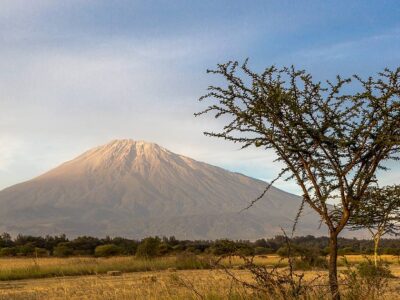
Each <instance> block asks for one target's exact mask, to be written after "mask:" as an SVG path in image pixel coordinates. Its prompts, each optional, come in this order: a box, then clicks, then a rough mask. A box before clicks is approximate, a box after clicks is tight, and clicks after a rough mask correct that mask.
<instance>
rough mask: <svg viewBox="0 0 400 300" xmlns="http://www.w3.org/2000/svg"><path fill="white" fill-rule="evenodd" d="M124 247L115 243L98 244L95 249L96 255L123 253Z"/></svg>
mask: <svg viewBox="0 0 400 300" xmlns="http://www.w3.org/2000/svg"><path fill="white" fill-rule="evenodd" d="M122 253H123V249H122V248H120V247H118V246H117V245H114V244H106V245H101V246H97V247H96V249H95V250H94V255H95V256H97V257H109V256H115V255H121V254H122Z"/></svg>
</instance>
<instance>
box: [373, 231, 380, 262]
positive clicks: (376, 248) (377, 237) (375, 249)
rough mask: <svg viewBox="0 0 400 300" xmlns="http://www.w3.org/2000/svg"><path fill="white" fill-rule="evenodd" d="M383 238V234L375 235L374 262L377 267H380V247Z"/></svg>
mask: <svg viewBox="0 0 400 300" xmlns="http://www.w3.org/2000/svg"><path fill="white" fill-rule="evenodd" d="M380 240H381V236H380V234H377V235H376V236H375V237H374V263H375V267H376V268H377V267H378V249H379V242H380Z"/></svg>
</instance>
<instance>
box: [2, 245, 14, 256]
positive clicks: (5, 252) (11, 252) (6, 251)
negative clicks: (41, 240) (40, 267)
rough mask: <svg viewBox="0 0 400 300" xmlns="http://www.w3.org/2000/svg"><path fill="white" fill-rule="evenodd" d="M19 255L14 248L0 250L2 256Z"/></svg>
mask: <svg viewBox="0 0 400 300" xmlns="http://www.w3.org/2000/svg"><path fill="white" fill-rule="evenodd" d="M16 254H17V249H16V248H14V247H6V248H2V249H1V250H0V256H15V255H16Z"/></svg>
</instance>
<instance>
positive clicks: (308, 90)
mask: <svg viewBox="0 0 400 300" xmlns="http://www.w3.org/2000/svg"><path fill="white" fill-rule="evenodd" d="M207 72H208V73H212V74H217V75H222V77H223V79H224V82H225V83H226V84H222V85H221V86H210V87H209V88H208V93H207V94H205V95H204V96H202V97H201V98H200V101H203V100H206V99H207V100H209V101H211V104H210V105H209V106H208V107H207V108H206V109H205V110H203V111H201V112H199V113H197V114H195V115H202V114H207V113H211V114H213V115H214V116H215V118H222V119H223V120H224V122H226V125H225V126H224V127H223V129H222V130H221V131H220V132H205V134H206V135H208V136H213V137H217V138H223V139H226V140H229V141H233V142H236V143H240V144H241V145H242V148H246V147H248V146H251V145H254V146H256V147H263V148H265V149H272V150H273V151H274V152H275V154H276V155H277V161H279V162H281V163H283V167H282V169H281V172H280V173H279V175H278V176H277V178H276V179H275V180H274V181H272V182H271V183H270V184H269V185H268V186H267V188H266V190H265V191H264V193H263V194H262V195H260V197H258V198H257V199H255V200H254V201H253V202H252V203H251V204H250V206H251V205H252V204H253V203H254V202H255V201H257V200H259V199H261V198H262V196H264V194H265V193H266V192H267V191H268V189H269V187H270V186H271V185H272V184H273V183H274V182H275V181H276V180H277V179H278V178H281V177H282V176H286V178H287V179H294V180H295V181H296V182H297V184H298V185H299V186H300V188H301V190H302V194H303V201H304V202H305V203H307V204H308V205H309V206H310V207H311V208H313V209H314V210H315V211H316V212H317V213H318V214H319V216H320V217H321V220H322V221H323V222H324V223H325V224H326V225H327V227H328V230H329V238H330V257H329V285H330V290H331V294H332V298H333V299H340V294H339V288H338V280H337V248H338V246H337V238H338V235H339V233H340V232H341V231H342V230H343V228H344V227H345V226H346V224H347V222H348V220H349V218H350V216H351V214H352V212H353V211H354V209H355V208H356V207H360V206H362V205H363V203H364V194H365V192H366V190H367V188H368V186H369V185H370V183H371V182H373V181H375V180H376V178H375V173H376V171H377V170H378V169H379V168H382V169H385V167H384V166H383V165H382V163H383V162H384V161H387V160H389V159H398V158H399V157H398V152H399V149H400V99H399V98H400V80H399V77H400V68H398V69H396V70H395V71H391V70H388V69H385V70H384V71H383V72H382V73H379V74H378V75H377V78H372V77H370V78H368V79H367V80H363V79H362V78H360V77H359V76H354V77H352V78H346V79H343V78H341V77H340V76H337V78H336V80H335V82H331V81H327V82H326V84H325V86H323V85H322V83H321V82H315V81H314V80H313V79H312V76H311V75H310V74H308V73H306V72H305V71H303V70H296V69H295V68H294V67H291V68H283V69H280V70H278V69H277V68H276V67H274V66H272V67H269V68H266V69H265V70H264V71H263V72H262V73H260V74H258V73H255V72H253V71H251V70H250V68H249V67H248V64H247V60H246V62H245V63H244V64H242V65H239V63H238V62H236V61H230V62H228V63H225V64H219V65H217V68H216V69H215V70H208V71H207ZM351 83H355V84H354V85H355V87H356V88H357V90H358V92H353V93H346V92H345V91H346V90H349V85H350V87H351V88H352V87H353V86H352V85H351ZM335 201H336V202H339V203H340V204H341V205H340V206H339V205H337V206H334V208H332V206H331V205H329V203H330V202H335Z"/></svg>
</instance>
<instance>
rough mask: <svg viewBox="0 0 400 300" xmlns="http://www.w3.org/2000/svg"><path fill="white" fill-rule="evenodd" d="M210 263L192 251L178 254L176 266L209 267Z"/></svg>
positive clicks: (185, 267)
mask: <svg viewBox="0 0 400 300" xmlns="http://www.w3.org/2000/svg"><path fill="white" fill-rule="evenodd" d="M210 267H211V265H210V263H209V262H208V261H207V260H206V259H202V257H200V256H197V255H196V254H194V253H191V252H186V251H185V252H181V253H178V254H177V255H176V268H177V269H178V270H188V269H189V270H193V269H209V268H210Z"/></svg>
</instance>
